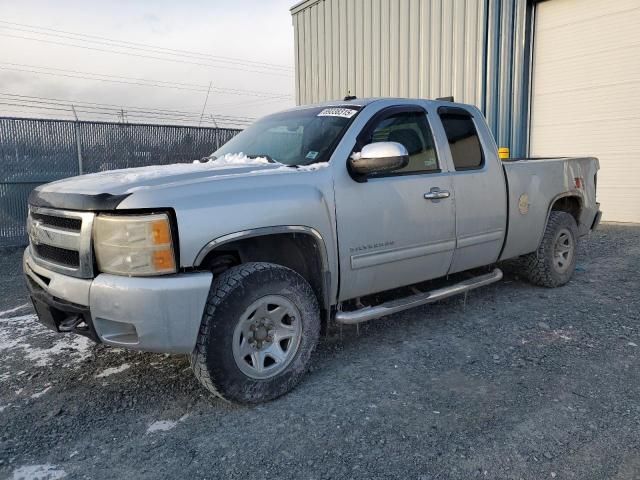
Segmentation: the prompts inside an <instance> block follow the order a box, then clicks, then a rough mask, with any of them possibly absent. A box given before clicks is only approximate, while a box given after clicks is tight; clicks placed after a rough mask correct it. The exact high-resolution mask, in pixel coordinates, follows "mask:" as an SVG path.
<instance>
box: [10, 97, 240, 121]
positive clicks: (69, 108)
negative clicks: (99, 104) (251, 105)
mask: <svg viewBox="0 0 640 480" xmlns="http://www.w3.org/2000/svg"><path fill="white" fill-rule="evenodd" d="M0 105H5V106H10V107H20V108H21V109H24V108H28V109H38V110H46V111H55V112H64V113H66V114H69V113H71V112H73V110H75V112H77V113H86V114H90V115H98V116H108V117H116V118H118V116H119V115H120V112H121V111H124V112H125V113H126V114H127V116H128V117H132V118H142V119H147V120H162V121H172V122H194V123H195V121H196V120H197V119H194V118H192V117H186V116H166V115H165V116H162V115H155V114H153V113H149V114H147V113H135V112H134V113H131V112H129V111H127V110H124V109H120V110H117V109H111V110H109V111H100V109H90V108H89V109H87V107H80V106H78V108H75V107H74V106H73V105H55V104H53V105H42V104H36V105H33V104H32V103H29V102H25V101H22V102H20V101H15V100H14V101H12V100H10V99H9V100H7V99H0ZM217 118H218V119H219V120H220V121H221V123H224V124H225V125H235V126H242V127H246V126H247V125H249V123H250V122H247V121H246V120H235V119H233V118H220V117H217ZM203 121H206V123H212V122H210V121H209V120H208V119H203Z"/></svg>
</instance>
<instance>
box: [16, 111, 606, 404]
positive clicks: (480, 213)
mask: <svg viewBox="0 0 640 480" xmlns="http://www.w3.org/2000/svg"><path fill="white" fill-rule="evenodd" d="M597 170H598V161H597V160H596V159H595V158H544V159H543V158H540V159H519V160H516V159H513V160H504V161H503V160H501V159H500V158H498V152H497V148H496V144H495V142H494V140H493V137H492V135H491V133H490V131H489V128H488V126H487V124H486V122H485V120H484V118H483V116H482V114H481V113H480V111H479V110H478V109H476V108H475V107H473V106H469V105H464V104H459V103H453V102H448V101H430V100H410V99H368V100H358V99H350V100H348V101H341V102H340V101H339V102H331V103H327V104H323V105H315V106H305V107H299V108H294V109H291V110H288V111H285V112H281V113H276V114H273V115H269V116H267V117H264V118H262V119H261V120H259V121H257V122H256V123H255V124H253V125H252V126H251V127H249V128H247V129H246V130H245V131H243V132H242V133H240V134H239V135H237V136H236V137H235V138H233V139H232V140H231V141H229V142H228V143H227V144H226V145H224V146H223V147H222V148H220V149H219V150H218V151H216V152H214V153H213V154H212V155H211V157H208V158H205V159H202V160H200V161H195V162H194V163H192V164H178V165H167V166H153V167H145V168H138V169H129V170H120V171H112V172H103V173H97V174H91V175H84V176H80V177H75V178H70V179H67V180H62V181H58V182H54V183H50V184H48V185H44V186H41V187H38V188H37V189H35V190H34V191H33V193H32V194H31V196H30V198H29V211H30V213H29V218H28V231H29V237H30V244H29V247H28V248H27V249H26V250H25V252H24V272H25V275H26V279H27V284H28V287H29V290H30V293H31V297H32V300H33V303H34V305H35V309H36V311H37V313H38V316H39V319H40V321H41V322H42V323H44V324H46V325H47V326H49V327H51V328H53V329H54V330H56V331H59V332H73V333H77V334H82V335H86V336H88V337H90V338H92V339H93V340H95V341H97V342H102V343H104V344H107V345H114V346H118V347H124V348H131V349H139V350H146V351H153V352H169V353H178V354H188V355H190V356H191V364H192V367H193V370H194V372H195V375H196V377H197V378H198V379H199V381H200V382H201V383H202V385H203V386H204V387H206V388H207V389H208V390H209V391H211V392H213V393H214V394H216V395H219V396H221V397H223V398H226V399H228V400H230V401H235V402H240V403H256V402H261V401H266V400H270V399H273V398H275V397H277V396H279V395H282V394H284V393H285V392H287V391H289V390H290V389H291V388H293V387H294V386H295V385H296V384H297V383H298V382H299V381H300V379H301V377H302V376H303V374H304V372H305V369H306V367H307V365H308V363H309V359H310V356H311V353H312V351H313V349H314V347H315V346H316V344H317V342H318V338H319V334H320V329H321V326H322V325H326V324H327V323H328V322H338V323H344V324H355V323H358V322H363V321H368V320H372V319H377V318H381V317H384V316H386V315H389V314H392V313H394V312H398V311H401V310H404V309H407V308H410V307H414V306H418V305H423V304H426V303H430V302H434V301H437V300H440V299H442V298H445V297H448V296H451V295H454V294H458V293H463V292H466V291H468V290H470V289H473V288H477V287H480V286H483V285H487V284H490V283H492V282H496V281H499V280H500V279H501V278H502V272H501V271H500V269H498V268H495V265H496V263H497V262H500V261H502V260H506V259H516V258H518V261H517V262H514V263H517V264H518V265H520V267H521V268H522V272H523V274H524V275H525V276H526V277H527V278H528V279H529V280H530V281H531V282H532V283H534V284H536V285H541V286H545V287H557V286H560V285H563V284H564V283H566V282H567V281H569V279H570V278H571V275H572V273H573V271H574V267H575V264H576V246H577V242H578V239H579V238H580V237H581V236H584V235H586V234H588V233H589V231H590V230H592V229H594V228H596V226H597V224H598V222H599V220H600V211H599V204H598V203H596V174H597Z"/></svg>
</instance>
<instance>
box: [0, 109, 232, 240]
mask: <svg viewBox="0 0 640 480" xmlns="http://www.w3.org/2000/svg"><path fill="white" fill-rule="evenodd" d="M239 131H240V130H235V129H229V128H204V127H202V128H201V127H182V126H170V125H144V124H130V123H106V122H85V121H79V122H74V121H68V120H40V119H26V118H2V117H0V247H6V246H21V245H26V244H27V236H26V231H25V220H26V217H27V199H28V197H29V193H31V190H33V188H35V187H37V186H38V185H41V184H43V183H47V182H51V181H53V180H59V179H61V178H66V177H72V176H74V175H78V174H82V173H92V172H100V171H104V170H113V169H116V168H130V167H141V166H145V165H165V164H170V163H180V162H191V161H193V160H194V159H198V158H202V157H204V156H207V155H209V154H210V153H212V152H213V151H215V150H217V149H218V147H220V146H221V145H223V144H224V143H226V142H227V141H229V140H230V139H231V138H232V137H233V136H234V135H236V134H237V133H238V132H239Z"/></svg>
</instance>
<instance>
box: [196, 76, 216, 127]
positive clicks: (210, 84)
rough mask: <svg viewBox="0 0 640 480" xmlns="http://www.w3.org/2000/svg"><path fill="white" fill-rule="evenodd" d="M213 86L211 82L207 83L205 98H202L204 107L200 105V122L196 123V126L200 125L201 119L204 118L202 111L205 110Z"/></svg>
mask: <svg viewBox="0 0 640 480" xmlns="http://www.w3.org/2000/svg"><path fill="white" fill-rule="evenodd" d="M212 85H213V80H211V81H210V82H209V89H208V90H207V96H206V97H204V105H202V112H201V113H200V121H199V122H198V126H200V125H201V124H202V117H203V116H204V109H205V108H207V100H209V92H211V86H212Z"/></svg>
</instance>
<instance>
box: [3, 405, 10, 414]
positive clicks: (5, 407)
mask: <svg viewBox="0 0 640 480" xmlns="http://www.w3.org/2000/svg"><path fill="white" fill-rule="evenodd" d="M10 406H11V404H9V405H0V413H2V412H4V411H5V410H6V409H7V408H9V407H10Z"/></svg>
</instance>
